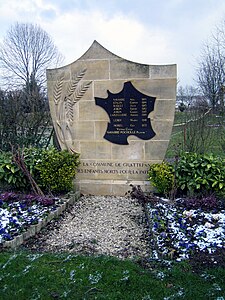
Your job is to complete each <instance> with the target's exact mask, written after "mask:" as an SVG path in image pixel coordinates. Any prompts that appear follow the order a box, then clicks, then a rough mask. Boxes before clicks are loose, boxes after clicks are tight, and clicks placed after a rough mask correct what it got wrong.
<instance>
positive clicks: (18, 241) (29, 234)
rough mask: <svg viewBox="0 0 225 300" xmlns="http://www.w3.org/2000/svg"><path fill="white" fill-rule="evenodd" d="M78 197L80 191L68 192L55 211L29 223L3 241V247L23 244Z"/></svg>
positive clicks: (13, 247)
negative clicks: (68, 195)
mask: <svg viewBox="0 0 225 300" xmlns="http://www.w3.org/2000/svg"><path fill="white" fill-rule="evenodd" d="M79 198H80V192H75V193H73V194H70V197H69V199H65V202H64V203H62V204H60V205H59V206H58V207H57V208H56V210H55V211H52V212H51V213H49V214H48V215H47V217H46V218H44V219H43V220H41V221H39V222H38V224H35V225H30V227H29V228H28V229H27V230H26V231H25V232H24V233H22V234H20V235H17V236H15V237H14V238H13V239H12V240H10V241H5V242H3V244H2V246H3V248H12V249H15V248H17V247H19V246H20V245H22V244H23V242H24V241H25V240H27V239H29V238H30V237H33V236H34V235H35V234H37V233H39V232H40V231H41V229H42V228H44V227H45V226H46V225H47V224H48V223H49V222H50V221H52V220H53V219H54V218H57V217H59V216H60V215H61V214H62V213H63V212H64V211H65V210H66V209H67V208H68V207H69V206H70V205H73V204H74V203H75V202H76V201H77V200H78V199H79Z"/></svg>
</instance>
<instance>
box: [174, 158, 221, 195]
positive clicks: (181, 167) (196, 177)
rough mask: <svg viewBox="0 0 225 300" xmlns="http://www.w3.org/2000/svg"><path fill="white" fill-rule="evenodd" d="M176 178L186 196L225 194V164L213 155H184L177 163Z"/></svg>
mask: <svg viewBox="0 0 225 300" xmlns="http://www.w3.org/2000/svg"><path fill="white" fill-rule="evenodd" d="M175 178H176V184H177V186H178V187H179V189H180V190H181V191H182V192H183V193H184V194H190V195H194V194H201V195H202V194H203V195H210V194H213V193H224V192H225V164H224V161H223V160H222V159H221V158H219V157H216V156H213V155H202V154H197V153H184V154H183V155H182V156H181V157H180V159H179V160H178V162H177V163H176V168H175Z"/></svg>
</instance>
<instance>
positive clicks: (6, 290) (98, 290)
mask: <svg viewBox="0 0 225 300" xmlns="http://www.w3.org/2000/svg"><path fill="white" fill-rule="evenodd" d="M0 266H1V274H0V284H1V289H0V299H1V300H4V299H5V300H11V299H13V300H14V299H19V300H20V299H21V300H22V299H24V300H25V299H30V300H31V299H44V300H48V299H76V300H79V299H110V300H111V299H112V300H114V299H115V300H116V299H118V300H119V299H121V300H122V299H124V300H129V299H130V300H131V299H132V300H136V299H137V300H141V299H143V300H144V299H145V300H147V299H152V300H154V299H190V300H193V299H198V300H201V299H204V300H205V299H217V300H222V299H224V297H225V294H224V291H225V281H224V278H225V270H224V269H222V268H219V267H217V268H212V269H205V270H201V271H200V272H199V273H195V272H193V270H192V268H191V266H190V264H189V263H188V262H187V261H186V262H179V263H178V262H176V263H175V262H174V263H171V262H168V261H167V262H166V261H164V262H163V261H161V262H159V261H150V262H149V263H148V268H143V267H142V266H141V265H140V263H139V264H138V263H137V262H136V263H135V262H134V261H130V260H119V259H116V258H113V257H94V256H93V257H92V256H89V257H85V256H76V255H73V254H69V253H64V254H50V253H45V254H43V253H42V254H41V253H31V252H26V251H15V252H5V251H4V252H1V253H0Z"/></svg>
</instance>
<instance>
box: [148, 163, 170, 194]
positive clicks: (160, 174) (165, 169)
mask: <svg viewBox="0 0 225 300" xmlns="http://www.w3.org/2000/svg"><path fill="white" fill-rule="evenodd" d="M148 176H149V177H148V178H149V180H150V182H151V183H152V185H153V186H154V187H155V188H156V189H157V192H158V193H159V194H163V195H168V194H169V193H170V192H171V191H172V190H173V188H174V169H173V166H172V165H170V164H169V163H166V162H162V163H161V164H152V165H150V167H149V171H148Z"/></svg>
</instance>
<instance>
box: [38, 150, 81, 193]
mask: <svg viewBox="0 0 225 300" xmlns="http://www.w3.org/2000/svg"><path fill="white" fill-rule="evenodd" d="M78 165H79V154H77V153H69V152H68V151H67V150H63V151H58V150H56V149H55V148H52V149H50V150H43V151H42V155H41V159H40V160H39V161H38V162H37V164H36V166H35V169H36V170H37V171H38V174H37V175H36V178H35V179H36V181H37V183H38V184H39V185H40V186H41V187H42V188H43V189H45V190H47V191H51V192H55V193H63V192H68V191H70V190H71V189H72V186H73V179H74V178H75V175H76V172H77V167H78Z"/></svg>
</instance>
